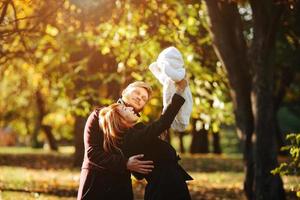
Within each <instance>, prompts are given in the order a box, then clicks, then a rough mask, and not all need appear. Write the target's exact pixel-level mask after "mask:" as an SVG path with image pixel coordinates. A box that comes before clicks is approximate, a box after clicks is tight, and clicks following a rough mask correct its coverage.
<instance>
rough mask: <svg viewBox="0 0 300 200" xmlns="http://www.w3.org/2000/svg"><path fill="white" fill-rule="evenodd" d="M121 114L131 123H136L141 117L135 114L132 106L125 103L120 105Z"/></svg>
mask: <svg viewBox="0 0 300 200" xmlns="http://www.w3.org/2000/svg"><path fill="white" fill-rule="evenodd" d="M119 112H120V114H121V115H122V116H123V117H124V118H125V119H126V121H127V122H129V123H132V124H133V123H136V122H137V120H138V119H139V117H138V116H137V115H136V114H135V112H134V111H133V108H132V107H127V106H125V105H120V106H119Z"/></svg>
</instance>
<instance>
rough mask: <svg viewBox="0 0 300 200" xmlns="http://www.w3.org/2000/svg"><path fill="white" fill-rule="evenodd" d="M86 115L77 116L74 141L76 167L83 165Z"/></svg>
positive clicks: (74, 163)
mask: <svg viewBox="0 0 300 200" xmlns="http://www.w3.org/2000/svg"><path fill="white" fill-rule="evenodd" d="M85 121H86V118H85V117H80V116H76V118H75V126H74V143H75V154H74V162H73V165H74V166H75V167H81V165H82V161H83V156H84V144H83V132H84V126H85Z"/></svg>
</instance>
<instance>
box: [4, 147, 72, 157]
mask: <svg viewBox="0 0 300 200" xmlns="http://www.w3.org/2000/svg"><path fill="white" fill-rule="evenodd" d="M74 151H75V149H74V147H73V146H62V147H59V149H58V152H55V151H50V150H48V149H43V148H42V149H34V148H30V147H0V154H53V155H56V154H63V155H71V154H73V153H74Z"/></svg>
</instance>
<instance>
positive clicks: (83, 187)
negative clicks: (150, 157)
mask: <svg viewBox="0 0 300 200" xmlns="http://www.w3.org/2000/svg"><path fill="white" fill-rule="evenodd" d="M151 93H152V89H151V87H150V86H149V85H148V84H147V83H144V82H141V81H137V82H133V83H131V84H129V85H128V86H127V87H126V88H125V89H124V90H123V92H122V97H121V98H120V99H119V100H118V102H119V103H122V104H125V105H127V106H131V107H133V108H134V110H135V112H136V113H137V114H138V112H140V111H141V110H142V109H143V108H144V106H145V104H146V103H147V102H148V100H149V98H150V96H151ZM98 114H99V109H96V110H94V111H93V112H92V113H91V114H90V116H89V117H88V120H87V122H86V125H85V129H84V148H85V153H84V161H83V164H82V170H81V175H80V185H79V190H78V196H77V199H78V200H79V199H80V200H81V199H89V200H93V199H100V198H101V199H103V198H105V194H106V193H109V191H110V190H111V188H112V187H109V184H110V183H111V184H116V183H117V182H122V180H121V181H120V180H119V179H120V177H123V176H124V174H129V173H128V170H129V171H132V172H138V173H141V174H148V173H149V172H151V171H152V169H153V162H152V161H142V160H140V159H141V158H142V157H143V155H135V156H132V157H130V158H129V159H128V160H127V159H126V158H125V157H124V156H123V155H122V152H116V153H114V154H112V153H107V152H105V151H104V149H103V132H102V130H101V128H100V126H99V118H98ZM108 177H109V178H108ZM111 177H116V180H117V181H114V180H111V179H112V178H111ZM124 181H125V182H126V181H127V183H126V184H122V183H121V184H120V187H121V185H130V187H128V188H120V189H119V190H118V192H117V193H116V196H115V197H114V199H124V200H127V199H128V200H129V199H133V194H132V187H131V180H130V177H129V179H128V177H125V178H124ZM128 181H130V183H128ZM103 195H104V196H103ZM110 198H111V197H110Z"/></svg>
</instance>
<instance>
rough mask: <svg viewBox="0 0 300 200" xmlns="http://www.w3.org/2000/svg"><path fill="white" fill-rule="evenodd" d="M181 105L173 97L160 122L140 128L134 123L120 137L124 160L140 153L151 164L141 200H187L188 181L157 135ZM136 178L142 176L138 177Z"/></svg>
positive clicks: (142, 125)
mask: <svg viewBox="0 0 300 200" xmlns="http://www.w3.org/2000/svg"><path fill="white" fill-rule="evenodd" d="M183 103H184V98H182V97H181V96H179V95H177V94H175V95H174V96H173V98H172V102H171V104H170V105H169V106H168V108H167V110H166V111H165V113H164V114H163V115H161V117H160V119H159V120H157V121H155V122H154V123H151V124H150V125H144V124H142V123H139V124H136V125H135V126H134V127H133V128H131V129H129V130H128V131H127V132H126V133H125V134H124V138H123V143H122V146H121V149H122V151H123V153H124V154H125V155H126V157H130V156H133V155H136V154H144V159H145V160H152V161H153V162H154V169H153V171H152V172H151V173H150V174H149V175H146V176H144V177H145V178H146V180H147V182H148V184H147V186H146V190H145V197H144V199H145V200H167V199H172V200H190V199H191V198H190V195H189V191H188V188H187V185H186V182H185V181H186V180H192V178H191V177H190V176H189V175H188V174H187V173H186V172H185V171H184V170H183V169H182V167H181V166H180V165H179V164H178V160H179V157H178V156H177V154H176V151H175V149H174V148H173V147H172V146H171V145H170V144H169V143H167V142H165V141H163V140H160V139H159V138H158V136H159V135H160V134H161V133H162V132H164V131H165V130H167V129H168V128H170V126H171V124H172V122H173V120H174V118H175V116H176V114H177V113H178V111H179V109H180V108H181V106H182V105H183ZM137 176H138V177H143V176H142V175H141V174H140V175H137Z"/></svg>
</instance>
